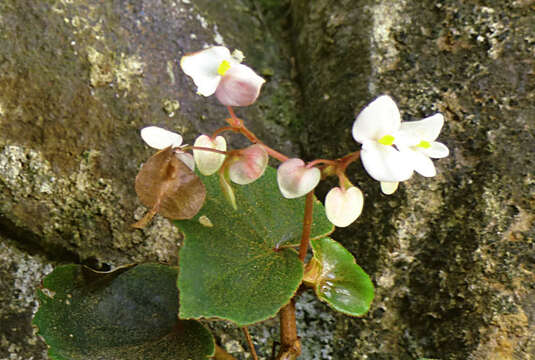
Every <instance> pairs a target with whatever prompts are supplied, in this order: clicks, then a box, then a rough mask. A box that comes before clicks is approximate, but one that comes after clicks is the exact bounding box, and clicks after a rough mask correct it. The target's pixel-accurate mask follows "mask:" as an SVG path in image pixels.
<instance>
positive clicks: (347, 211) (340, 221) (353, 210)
mask: <svg viewBox="0 0 535 360" xmlns="http://www.w3.org/2000/svg"><path fill="white" fill-rule="evenodd" d="M363 206H364V196H363V195H362V191H360V189H359V188H357V187H354V186H352V187H350V188H349V189H347V190H342V189H341V188H339V187H335V188H332V189H331V190H330V191H329V192H328V193H327V196H326V197H325V213H326V215H327V218H328V219H329V221H330V222H332V223H333V224H334V225H336V226H338V227H346V226H348V225H350V224H351V223H352V222H353V221H355V220H356V219H357V218H358V217H359V215H360V214H361V213H362V207H363Z"/></svg>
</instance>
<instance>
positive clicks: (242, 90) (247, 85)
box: [215, 64, 266, 106]
mask: <svg viewBox="0 0 535 360" xmlns="http://www.w3.org/2000/svg"><path fill="white" fill-rule="evenodd" d="M265 82H266V80H264V79H263V78H262V77H260V76H258V75H257V74H256V73H255V72H254V71H253V69H251V68H250V67H248V66H246V65H243V64H235V65H232V66H231V67H230V69H228V71H227V72H226V73H225V75H224V76H223V77H222V79H221V82H220V83H219V85H218V87H217V89H216V91H215V96H216V97H217V99H218V100H219V102H220V103H221V104H223V105H225V106H249V105H251V104H252V103H254V102H255V101H256V99H257V98H258V95H259V94H260V88H261V87H262V85H263V84H264V83H265Z"/></svg>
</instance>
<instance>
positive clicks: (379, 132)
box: [352, 95, 413, 182]
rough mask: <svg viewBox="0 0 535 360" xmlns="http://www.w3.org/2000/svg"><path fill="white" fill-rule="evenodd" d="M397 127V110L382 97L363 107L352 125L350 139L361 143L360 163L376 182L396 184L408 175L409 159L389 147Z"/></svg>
mask: <svg viewBox="0 0 535 360" xmlns="http://www.w3.org/2000/svg"><path fill="white" fill-rule="evenodd" d="M400 125H401V116H400V114H399V110H398V107H397V106H396V103H394V101H393V100H392V98H390V96H386V95H383V96H380V97H378V98H377V99H375V100H374V101H373V102H371V103H370V104H369V105H368V106H366V107H365V108H364V110H362V111H361V112H360V114H359V115H358V116H357V118H356V120H355V122H354V123H353V130H352V133H353V138H354V139H355V140H356V141H357V142H359V143H361V144H362V150H361V152H360V158H361V160H362V164H363V165H364V168H365V169H366V171H367V172H368V174H370V176H371V177H372V178H374V179H375V180H377V181H385V182H399V181H404V180H407V179H409V178H410V177H411V176H412V173H413V166H412V164H411V163H410V158H409V157H408V156H406V154H402V153H401V152H399V151H398V150H397V149H396V148H395V147H394V146H393V145H394V141H395V135H396V133H397V132H398V130H399V128H400Z"/></svg>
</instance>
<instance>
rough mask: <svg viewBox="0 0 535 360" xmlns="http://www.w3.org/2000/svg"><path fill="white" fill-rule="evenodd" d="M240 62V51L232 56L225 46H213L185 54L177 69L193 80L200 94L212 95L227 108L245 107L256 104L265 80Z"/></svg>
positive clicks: (241, 55)
mask: <svg viewBox="0 0 535 360" xmlns="http://www.w3.org/2000/svg"><path fill="white" fill-rule="evenodd" d="M242 59H243V54H241V52H235V54H233V55H231V54H230V51H229V50H228V49H227V48H226V47H224V46H213V47H210V48H208V49H205V50H202V51H198V52H195V53H192V54H187V55H184V56H183V57H182V59H181V60H180V66H181V67H182V70H183V71H184V72H185V73H186V75H188V76H190V77H191V78H192V79H193V82H194V83H195V85H197V92H198V93H199V94H201V95H203V96H210V95H213V94H214V93H215V95H216V97H217V99H218V100H219V101H220V102H221V103H222V104H223V105H226V106H248V105H251V104H252V103H254V102H255V101H256V99H257V97H258V95H259V94H260V88H261V87H262V85H263V84H264V82H265V80H264V79H263V78H261V77H260V76H258V75H257V74H256V73H255V72H254V71H253V70H252V69H251V68H249V67H248V66H246V65H243V64H240V62H241V60H242Z"/></svg>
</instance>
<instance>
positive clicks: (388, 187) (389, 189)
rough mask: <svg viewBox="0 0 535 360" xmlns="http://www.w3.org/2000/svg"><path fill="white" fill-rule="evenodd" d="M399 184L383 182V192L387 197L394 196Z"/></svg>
mask: <svg viewBox="0 0 535 360" xmlns="http://www.w3.org/2000/svg"><path fill="white" fill-rule="evenodd" d="M398 185H399V182H397V181H396V182H388V181H381V191H382V192H383V194H385V195H392V194H393V193H395V192H396V190H397V189H398Z"/></svg>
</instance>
